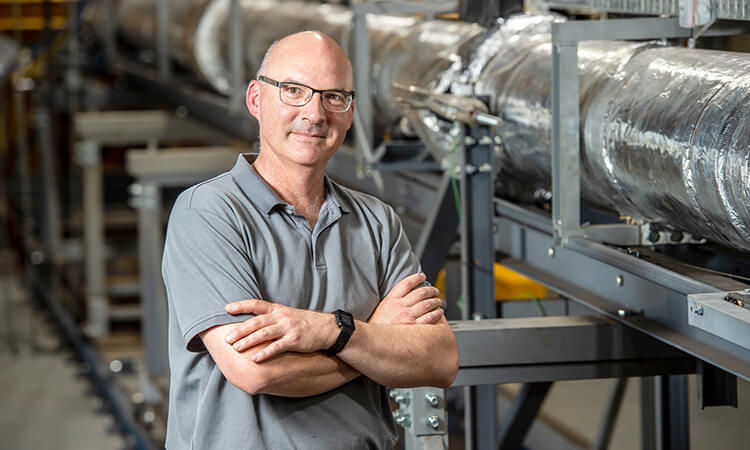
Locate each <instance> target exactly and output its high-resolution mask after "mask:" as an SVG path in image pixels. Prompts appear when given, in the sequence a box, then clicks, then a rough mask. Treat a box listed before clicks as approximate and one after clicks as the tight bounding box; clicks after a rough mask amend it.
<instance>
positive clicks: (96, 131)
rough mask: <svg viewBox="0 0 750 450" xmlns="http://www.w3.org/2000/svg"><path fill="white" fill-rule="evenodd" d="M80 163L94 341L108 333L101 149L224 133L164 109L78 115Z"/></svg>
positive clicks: (89, 330)
mask: <svg viewBox="0 0 750 450" xmlns="http://www.w3.org/2000/svg"><path fill="white" fill-rule="evenodd" d="M75 132H76V135H77V136H78V138H79V139H81V141H80V142H79V143H78V145H77V155H76V156H77V158H76V159H77V162H78V163H79V164H80V165H81V166H82V168H83V216H84V221H83V225H84V227H83V234H84V243H85V258H84V264H85V274H86V276H85V278H86V298H87V301H86V304H87V326H86V332H87V334H88V335H89V336H92V337H101V336H106V335H107V334H108V333H109V319H110V308H109V301H108V298H107V280H106V245H105V244H106V242H105V230H104V196H103V183H102V168H101V154H100V153H101V151H102V146H106V145H128V144H135V145H137V144H145V143H149V142H151V143H155V142H158V141H161V140H168V139H196V138H210V139H214V138H216V137H218V136H219V135H218V134H217V133H215V132H213V131H212V130H210V129H208V128H206V127H204V126H202V125H199V124H197V123H195V122H193V121H191V120H188V119H178V118H176V117H174V116H172V115H170V114H168V113H165V112H162V111H117V112H114V111H112V112H94V113H77V114H76V116H75Z"/></svg>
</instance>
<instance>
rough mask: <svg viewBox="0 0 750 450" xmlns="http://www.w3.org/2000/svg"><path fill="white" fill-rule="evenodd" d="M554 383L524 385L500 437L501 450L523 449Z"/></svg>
mask: <svg viewBox="0 0 750 450" xmlns="http://www.w3.org/2000/svg"><path fill="white" fill-rule="evenodd" d="M550 387H552V383H550V382H542V383H524V385H523V386H522V387H521V392H519V393H518V396H517V397H516V399H515V401H514V402H513V407H512V408H511V411H510V414H509V416H508V418H507V419H506V420H505V422H504V423H503V428H502V429H501V430H500V435H499V437H498V448H499V449H500V450H515V449H518V448H521V446H522V444H523V441H524V439H525V438H526V434H528V432H529V429H530V428H531V425H532V424H533V423H534V419H536V416H537V413H538V412H539V409H540V408H541V407H542V403H543V402H544V399H545V398H546V397H547V392H549V389H550Z"/></svg>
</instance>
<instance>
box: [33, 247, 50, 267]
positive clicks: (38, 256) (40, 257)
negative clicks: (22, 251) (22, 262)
mask: <svg viewBox="0 0 750 450" xmlns="http://www.w3.org/2000/svg"><path fill="white" fill-rule="evenodd" d="M45 259H47V258H46V257H45V255H44V253H43V252H40V251H39V250H34V251H33V252H31V254H30V255H29V260H30V262H31V264H32V265H34V266H38V265H39V264H41V263H43V262H44V260H45Z"/></svg>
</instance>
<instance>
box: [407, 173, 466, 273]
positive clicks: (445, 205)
mask: <svg viewBox="0 0 750 450" xmlns="http://www.w3.org/2000/svg"><path fill="white" fill-rule="evenodd" d="M436 200H437V201H435V202H434V204H433V208H432V211H431V212H430V215H429V216H428V217H427V221H426V223H425V225H424V228H423V229H422V233H421V234H420V235H419V240H418V241H417V244H416V245H415V248H414V252H415V253H416V255H417V257H418V258H419V260H420V262H421V263H422V271H423V272H424V273H425V274H426V275H427V279H428V280H429V281H430V282H432V283H435V281H436V280H437V276H438V273H439V272H440V269H442V268H443V266H444V265H445V260H446V258H447V257H448V252H449V250H450V248H451V246H452V245H453V242H455V240H456V238H457V237H458V225H459V220H458V219H459V217H458V210H457V208H458V205H456V202H455V197H454V194H453V189H452V175H451V174H448V173H446V174H444V175H443V178H442V180H441V182H440V188H439V189H438V192H437V195H436Z"/></svg>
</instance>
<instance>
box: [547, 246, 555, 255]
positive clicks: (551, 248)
mask: <svg viewBox="0 0 750 450" xmlns="http://www.w3.org/2000/svg"><path fill="white" fill-rule="evenodd" d="M547 255H548V256H549V257H550V258H552V257H554V256H555V248H554V247H550V248H548V249H547Z"/></svg>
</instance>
